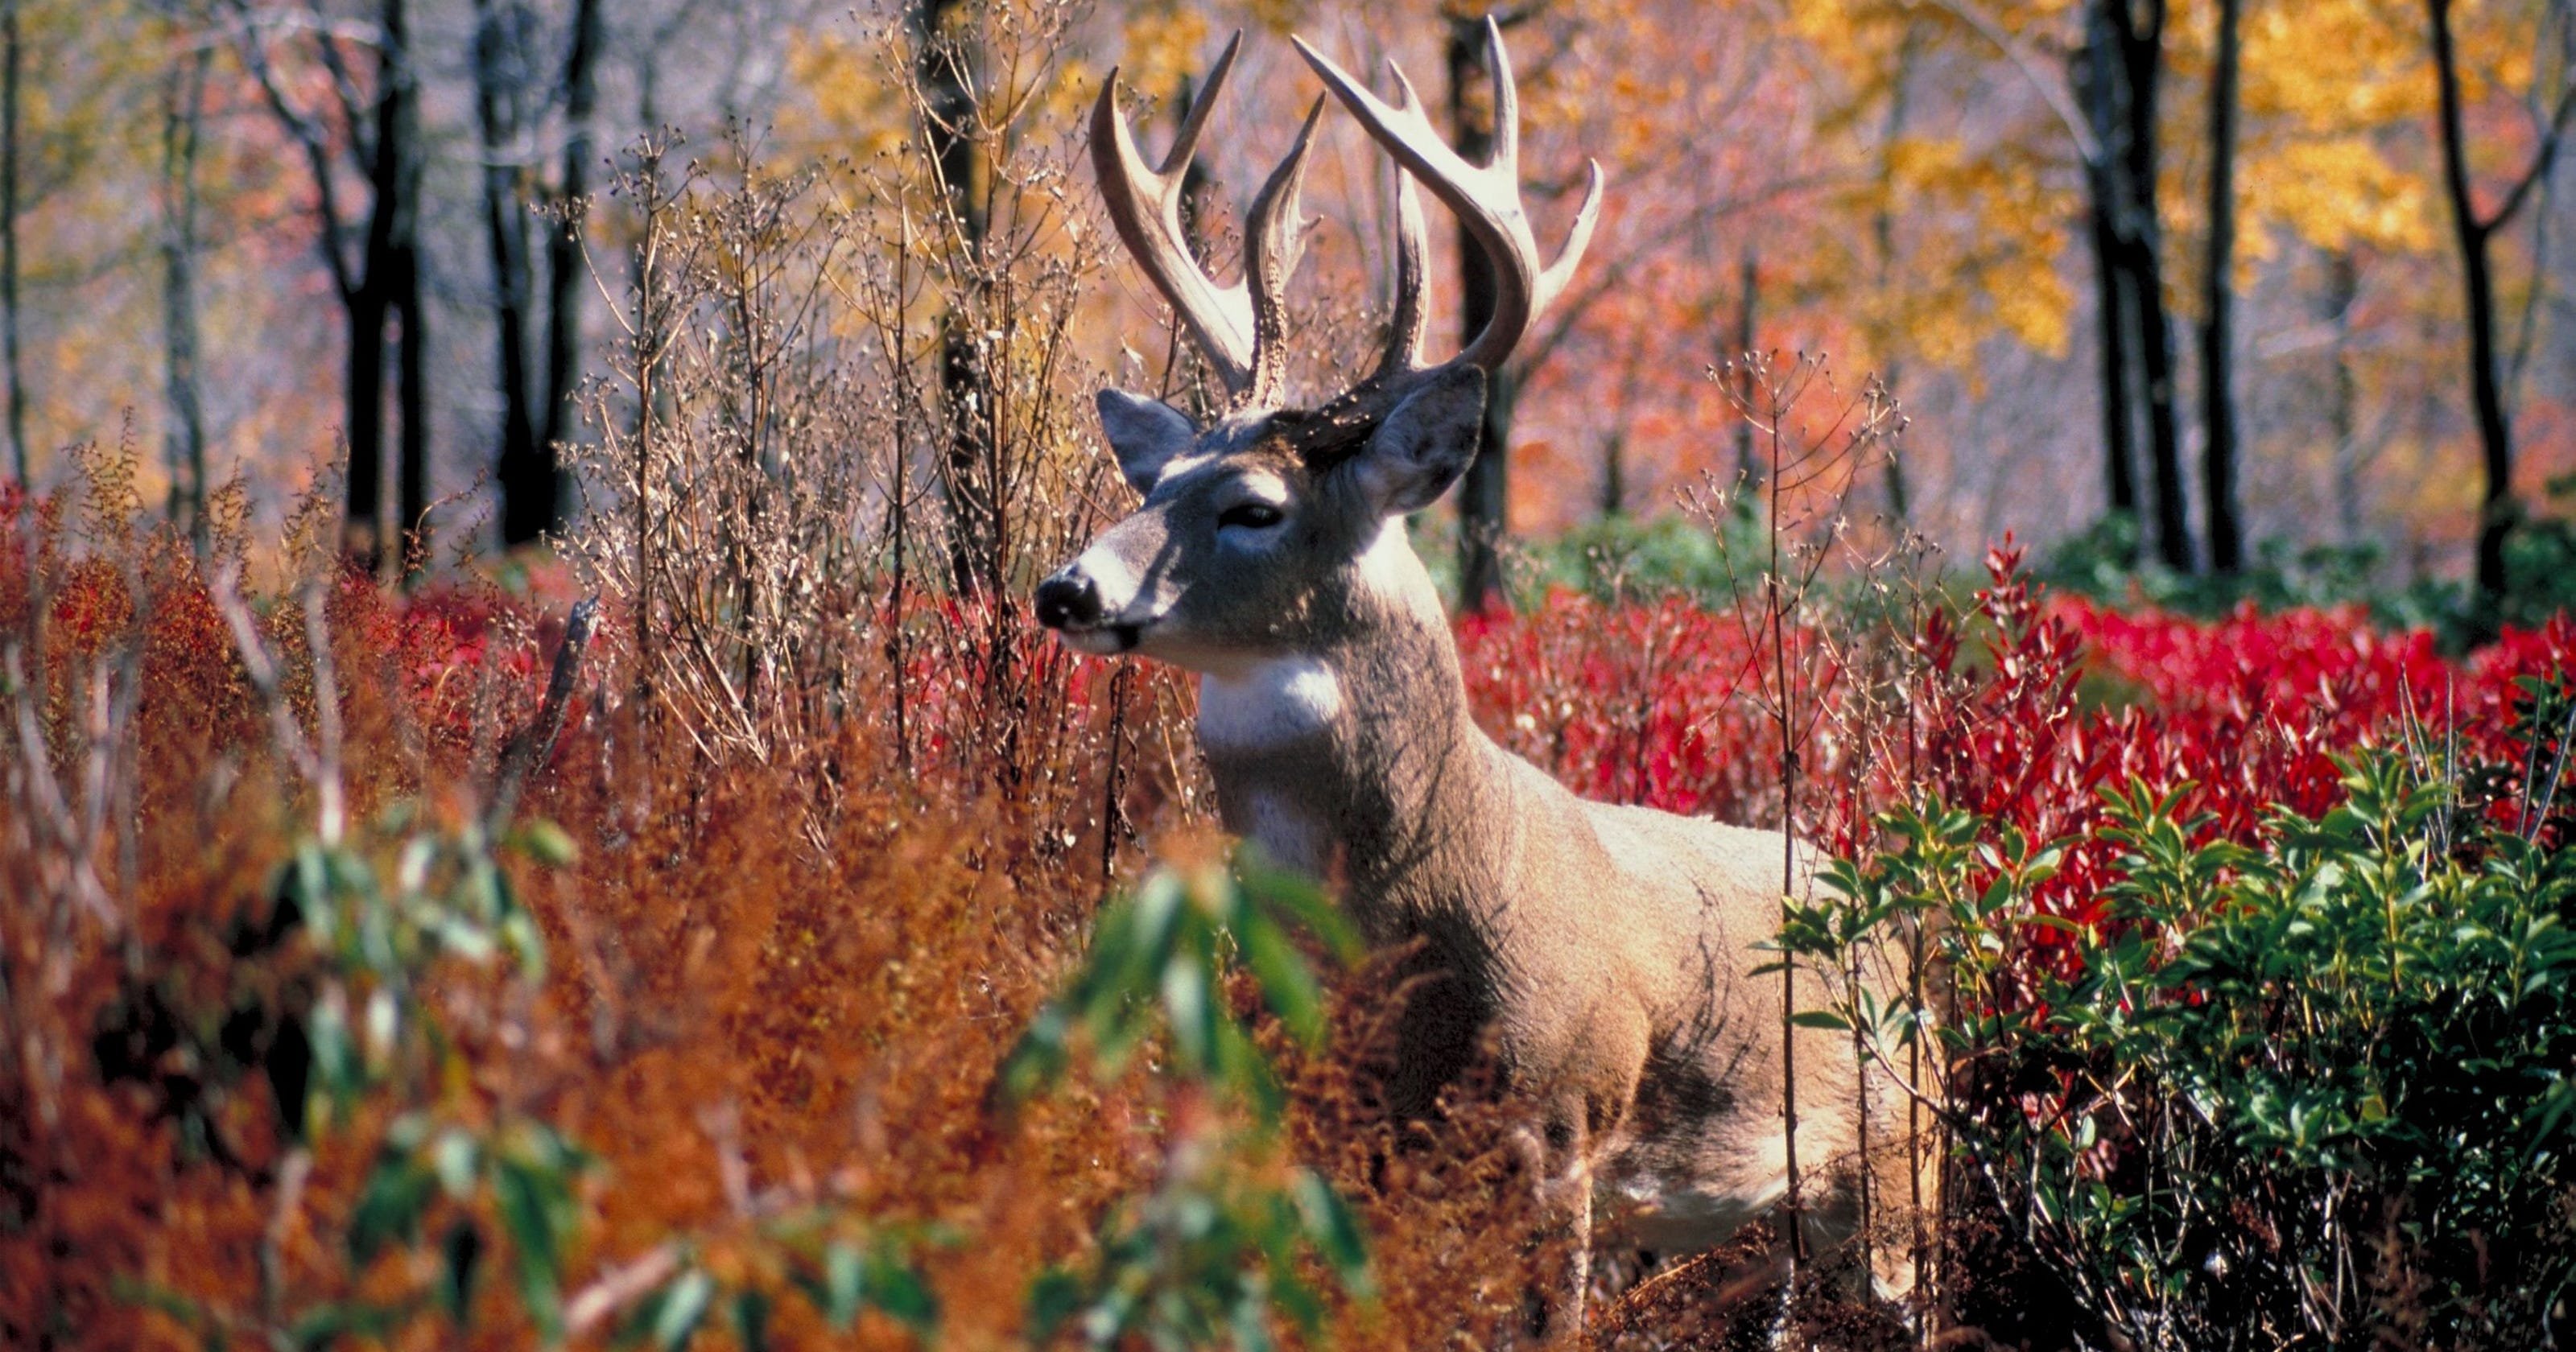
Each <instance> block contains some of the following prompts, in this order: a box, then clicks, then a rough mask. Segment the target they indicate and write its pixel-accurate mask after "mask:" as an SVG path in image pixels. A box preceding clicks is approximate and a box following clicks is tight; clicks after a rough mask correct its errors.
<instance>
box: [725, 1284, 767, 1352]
mask: <svg viewBox="0 0 2576 1352" xmlns="http://www.w3.org/2000/svg"><path fill="white" fill-rule="evenodd" d="M731 1316H732V1319H731V1322H732V1324H733V1336H734V1339H735V1340H736V1341H738V1342H740V1343H741V1344H742V1347H743V1352H769V1297H768V1295H767V1294H765V1293H763V1292H760V1291H756V1290H751V1289H745V1290H741V1291H737V1292H735V1293H734V1297H733V1308H732V1310H731Z"/></svg>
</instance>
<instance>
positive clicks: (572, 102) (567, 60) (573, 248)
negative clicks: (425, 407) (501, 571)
mask: <svg viewBox="0 0 2576 1352" xmlns="http://www.w3.org/2000/svg"><path fill="white" fill-rule="evenodd" d="M600 4H601V0H574V4H573V12H572V43H571V45H570V47H569V48H568V49H567V50H566V52H565V54H564V74H563V82H564V124H565V126H564V152H563V174H562V178H561V180H560V182H559V183H558V184H557V186H556V191H555V198H554V204H555V213H554V218H553V219H552V220H551V221H550V222H549V223H548V225H547V229H546V420H545V426H544V427H543V428H542V429H541V430H540V432H539V435H538V437H537V457H538V459H539V460H540V461H541V462H542V463H543V464H544V466H545V471H546V485H547V491H546V496H545V497H544V499H543V500H542V504H541V505H542V506H543V507H544V509H545V519H544V521H543V522H535V521H533V519H532V520H531V521H529V522H523V523H522V524H525V525H533V526H534V527H535V531H534V532H532V535H533V534H537V533H543V532H547V531H552V530H554V529H555V528H556V527H558V526H560V525H561V524H562V522H563V466H562V464H561V462H560V461H559V460H558V459H557V456H558V455H559V454H560V452H561V447H562V446H563V445H564V443H566V442H568V441H570V440H572V435H573V427H574V426H575V425H576V424H577V423H579V421H580V419H581V410H580V408H579V407H578V400H579V398H580V391H581V318H582V283H583V282H584V281H586V280H588V262H587V260H585V259H584V258H583V257H582V250H581V231H582V223H583V221H584V219H585V216H586V214H587V213H586V207H587V203H586V199H587V198H588V196H589V194H590V169H591V164H590V153H591V152H590V146H591V122H592V119H593V118H594V117H596V116H597V114H598V109H599V79H598V73H597V72H598V66H599V48H600V43H601V41H602V33H601V28H600V23H601V16H600Z"/></svg>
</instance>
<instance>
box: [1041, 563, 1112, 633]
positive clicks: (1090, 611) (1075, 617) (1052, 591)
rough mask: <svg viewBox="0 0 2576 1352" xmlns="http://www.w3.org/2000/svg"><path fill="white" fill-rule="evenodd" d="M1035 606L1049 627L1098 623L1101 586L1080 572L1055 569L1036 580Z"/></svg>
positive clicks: (1072, 627) (1075, 626) (1082, 627)
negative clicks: (1036, 595)
mask: <svg viewBox="0 0 2576 1352" xmlns="http://www.w3.org/2000/svg"><path fill="white" fill-rule="evenodd" d="M1037 610H1038V623H1040V624H1043V625H1045V626H1046V627H1047V628H1049V629H1086V628H1089V627H1090V626H1092V625H1095V624H1098V623H1100V588H1098V587H1095V586H1093V585H1092V583H1091V579H1090V578H1088V577H1086V576H1084V575H1082V574H1080V573H1073V574H1070V575H1067V574H1065V573H1058V574H1056V575H1055V576H1054V577H1051V578H1048V579H1047V580H1046V581H1044V582H1041V583H1039V584H1038V606H1037Z"/></svg>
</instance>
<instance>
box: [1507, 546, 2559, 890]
mask: <svg viewBox="0 0 2576 1352" xmlns="http://www.w3.org/2000/svg"><path fill="white" fill-rule="evenodd" d="M1986 568H1987V573H1988V585H1987V586H1986V587H1985V588H1984V589H1982V590H1980V591H1978V592H1977V593H1976V595H1975V599H1974V602H1973V604H1972V606H1970V607H1969V608H1968V609H1967V610H1966V612H1965V613H1962V614H1954V613H1952V612H1951V611H1950V610H1948V609H1945V608H1942V607H1938V606H1934V607H1931V608H1928V609H1927V610H1926V611H1925V612H1924V619H1923V622H1922V625H1921V627H1920V630H1919V631H1918V632H1917V633H1915V634H1914V635H1912V636H1911V638H1910V639H1907V640H1903V645H1904V646H1905V648H1906V654H1905V655H1906V658H1907V660H1906V661H1904V662H1902V663H1900V664H1899V666H1900V668H1901V670H1900V671H1899V672H1898V674H1897V675H1896V676H1895V677H1894V678H1893V681H1894V686H1895V688H1894V691H1893V694H1894V699H1893V701H1892V702H1890V703H1889V704H1888V707H1887V708H1885V709H1883V710H1881V711H1878V712H1876V713H1875V714H1867V713H1865V712H1864V711H1861V710H1858V709H1856V708H1854V707H1853V706H1855V705H1857V704H1858V703H1859V700H1858V699H1857V697H1856V696H1855V694H1854V692H1853V691H1852V690H1851V689H1850V688H1849V686H1848V684H1847V683H1846V682H1845V681H1844V680H1843V679H1842V678H1843V676H1844V671H1843V669H1842V668H1841V667H1840V666H1839V665H1838V664H1837V663H1836V661H1835V660H1834V656H1835V654H1834V653H1833V652H1832V651H1831V650H1830V648H1829V645H1828V643H1827V641H1826V639H1825V637H1824V636H1823V634H1822V633H1821V632H1820V631H1819V630H1818V629H1816V628H1814V627H1812V626H1810V627H1805V628H1800V629H1793V630H1792V631H1791V638H1790V642H1791V643H1792V644H1793V645H1798V648H1797V651H1796V652H1795V654H1794V655H1793V657H1792V659H1791V661H1790V662H1789V664H1788V666H1789V667H1790V669H1791V673H1792V674H1791V679H1792V681H1793V682H1795V681H1801V680H1803V681H1804V682H1806V684H1807V686H1808V687H1809V688H1807V689H1805V690H1803V691H1801V698H1802V699H1807V700H1810V701H1813V702H1815V703H1818V704H1821V705H1824V706H1828V707H1829V708H1831V709H1833V710H1834V711H1835V712H1837V713H1840V714H1842V715H1844V716H1843V717H1841V718H1833V717H1828V718H1823V719H1819V720H1817V721H1816V722H1815V723H1814V725H1813V727H1812V728H1811V729H1810V730H1809V732H1808V733H1807V734H1806V735H1805V737H1804V739H1803V741H1801V739H1800V738H1799V737H1798V736H1796V735H1794V734H1793V736H1792V737H1791V740H1792V741H1799V742H1801V744H1800V745H1799V746H1798V748H1797V750H1798V753H1799V765H1800V768H1801V773H1802V776H1803V777H1804V778H1805V779H1806V780H1807V781H1808V782H1809V783H1810V784H1811V785H1813V786H1814V787H1813V788H1812V789H1810V790H1805V791H1802V792H1801V795H1800V802H1799V804H1798V812H1797V814H1796V819H1797V821H1798V822H1799V823H1800V826H1801V829H1802V830H1803V831H1805V832H1806V833H1808V834H1810V835H1812V836H1814V837H1816V838H1817V839H1819V840H1820V841H1821V842H1822V843H1824V844H1827V845H1829V846H1832V847H1835V848H1843V847H1846V846H1849V845H1852V844H1854V843H1856V842H1854V841H1852V840H1850V839H1848V832H1849V831H1850V830H1851V829H1852V824H1854V823H1858V822H1863V821H1866V819H1867V818H1868V816H1869V814H1870V813H1871V812H1872V811H1875V810H1877V809H1878V808H1882V807H1885V806H1888V805H1890V803H1891V802H1893V801H1896V800H1898V799H1900V798H1903V797H1906V796H1909V795H1927V794H1928V795H1932V796H1937V797H1938V798H1940V799H1941V800H1942V801H1944V802H1947V803H1950V804H1953V805H1955V806H1958V807H1961V808H1965V809H1968V810H1970V811H1973V812H1976V813H1978V814H1979V815H1981V816H1984V817H1987V818H1990V819H1992V820H1994V821H1997V822H1999V823H2003V824H2008V825H2011V826H2013V827H2017V828H2019V829H2020V830H2021V831H2023V832H2024V833H2026V834H2027V835H2029V836H2030V837H2031V838H2033V839H2043V840H2044V839H2057V838H2063V837H2076V838H2079V841H2080V843H2079V844H2078V845H2077V846H2076V847H2075V849H2074V851H2073V853H2072V855H2071V856H2070V858H2069V860H2068V861H2067V866H2066V868H2065V869H2064V870H2063V871H2062V872H2061V873H2060V874H2059V875H2058V877H2057V878H2056V879H2055V880H2054V881H2053V882H2052V884H2051V885H2050V887H2049V889H2048V895H2049V896H2050V897H2051V898H2053V899H2057V900H2058V901H2059V902H2060V903H2061V904H2063V905H2065V906H2067V907H2069V908H2072V909H2078V910H2080V909H2081V908H2082V907H2083V906H2084V904H2085V899H2086V898H2089V897H2091V896H2092V895H2094V894H2095V893H2096V892H2097V891H2098V890H2099V887H2100V885H2101V884H2102V883H2103V881H2104V880H2105V874H2104V869H2105V868H2106V867H2107V866H2108V863H2109V858H2110V850H2109V848H2108V847H2107V846H2106V845H2102V844H2101V843H2100V842H2099V841H2098V840H2097V839H2096V838H2095V836H2094V828H2095V827H2097V826H2098V825H2099V824H2100V822H2101V820H2102V814H2103V811H2104V806H2103V802H2102V797H2101V794H2102V790H2103V789H2105V788H2106V787H2114V786H2119V785H2124V784H2126V783H2128V782H2129V781H2131V780H2133V779H2135V780H2140V781H2143V782H2145V783H2146V784H2147V785H2149V786H2150V787H2152V788H2154V789H2155V790H2156V791H2158V792H2159V793H2167V792H2176V791H2179V792H2181V793H2182V795H2183V798H2182V801H2181V804H2180V811H2181V814H2182V815H2183V816H2185V817H2196V816H2199V815H2201V814H2207V816H2208V818H2209V820H2208V824H2207V825H2206V826H2205V827H2204V828H2203V829H2204V831H2205V833H2206V834H2207V835H2209V836H2213V837H2214V836H2226V837H2229V838H2233V839H2238V840H2250V839H2251V838H2252V836H2253V834H2254V832H2255V829H2256V828H2257V826H2258V825H2259V824H2260V823H2261V821H2262V820H2263V817H2264V814H2265V813H2266V812H2267V811H2268V810H2269V809H2270V808H2272V807H2273V806H2275V805H2280V806H2287V807H2291V808H2294V809H2296V810H2299V811H2301V812H2308V813H2316V812H2322V811H2324V810H2326V809H2327V808H2328V807H2330V806H2331V805H2332V802H2333V801H2334V796H2335V794H2336V792H2337V783H2338V779H2339V776H2340V773H2341V772H2340V771H2339V769H2338V768H2337V765H2336V757H2337V756H2338V755H2341V754H2345V753H2348V752H2350V751H2352V750H2354V749H2356V748H2359V747H2361V746H2364V745H2369V744H2374V743H2383V742H2386V741H2389V740H2391V739H2395V738H2399V737H2404V736H2407V735H2409V730H2410V729H2412V730H2413V735H2415V736H2417V737H2419V738H2428V739H2431V740H2433V741H2436V742H2439V741H2442V740H2443V739H2445V738H2449V737H2457V738H2458V739H2460V740H2461V742H2462V744H2463V746H2462V749H2463V750H2464V751H2467V752H2474V753H2476V754H2478V755H2482V756H2486V757H2489V758H2492V757H2495V756H2498V755H2506V756H2510V755H2512V754H2516V752H2515V749H2514V748H2509V747H2506V746H2504V745H2503V744H2502V743H2503V740H2504V738H2505V735H2506V731H2505V730H2506V728H2507V727H2508V725H2509V723H2510V719H2508V718H2507V717H2505V714H2506V713H2507V712H2508V702H2509V701H2511V700H2513V699H2514V698H2515V697H2516V685H2515V682H2516V681H2517V680H2520V679H2523V678H2527V677H2543V678H2547V677H2552V676H2553V674H2555V673H2560V672H2564V671H2565V670H2566V669H2568V668H2569V667H2571V666H2576V623H2571V622H2570V621H2569V620H2568V619H2566V618H2565V617H2561V618H2560V619H2558V620H2556V621H2553V622H2552V623H2551V624H2550V625H2548V626H2546V627H2544V628H2541V629H2535V630H2511V631H2508V632H2507V633H2506V634H2505V636H2504V638H2503V641H2502V642H2500V643H2498V644H2496V645H2494V646H2493V647H2490V648H2487V649H2484V650H2482V651H2480V652H2478V653H2476V654H2474V655H2472V656H2471V657H2469V658H2468V659H2466V660H2464V661H2456V660H2453V659H2450V658H2447V657H2445V656H2443V655H2442V654H2441V653H2440V652H2439V651H2438V650H2437V648H2436V647H2435V644H2434V640H2433V637H2432V635H2431V634H2430V633H2428V632H2425V631H2421V630H2417V631H2409V632H2404V633H2388V632H2385V631H2381V630H2376V629H2374V628H2372V627H2371V626H2370V624H2369V622H2368V620H2367V618H2366V616H2365V615H2364V614H2363V613H2362V612H2361V611H2360V610H2358V609H2345V610H2333V611H2319V610H2293V611H2285V612H2281V613H2277V614H2271V615H2264V614H2258V613H2256V612H2254V611H2252V610H2251V609H2245V610H2240V611H2238V612H2237V613H2235V614H2233V615H2230V616H2228V617H2227V618H2225V619H2222V620H2216V621H2203V620H2195V619H2190V618H2187V617H2183V616H2177V615H2170V614H2166V613H2163V612H2159V611H2154V610H2142V611H2121V610H2115V609H2111V608H2108V607H2106V606H2103V605H2101V604H2100V603H2098V602H2094V601H2090V600H2086V599H2084V598H2080V597H2059V596H2051V595H2047V594H2045V593H2044V592H2043V591H2042V590H2041V589H2040V588H2039V587H2038V586H2037V585H2036V584H2034V583H2033V582H2032V581H2031V579H2030V577H2029V575H2028V574H2027V573H2026V572H2025V571H2024V569H2023V566H2022V554H2021V551H2020V550H2019V549H2017V548H2015V547H2014V546H2012V545H2011V544H2010V543H2009V542H2007V543H2006V544H2005V545H2004V546H2003V547H2001V548H1999V549H1997V550H1995V551H1994V552H1992V553H1990V554H1989V555H1988V556H1987V559H1986ZM1458 640H1459V648H1460V653H1461V656H1462V659H1463V662H1464V666H1465V672H1466V678H1467V684H1468V694H1469V699H1470V702H1471V704H1472V706H1473V708H1474V709H1475V711H1476V714H1477V716H1478V718H1479V720H1480V721H1482V722H1483V723H1484V725H1485V726H1486V727H1487V728H1488V730H1490V731H1491V732H1492V733H1493V734H1494V735H1495V736H1496V737H1497V738H1498V739H1500V740H1501V741H1502V742H1503V743H1504V744H1505V745H1506V746H1509V747H1510V748H1511V749H1512V750H1514V751H1517V752H1519V753H1521V754H1522V755H1524V756H1527V757H1529V758H1530V759H1531V760H1533V761H1535V762H1536V763H1537V764H1538V765H1539V766H1541V767H1542V768H1544V769H1547V770H1548V771H1549V772H1551V773H1553V774H1555V775H1556V776H1557V777H1559V778H1560V779H1562V780H1563V781H1565V782H1566V783H1567V784H1569V785H1571V786H1572V787H1574V788H1575V789H1576V790H1577V791H1578V792H1581V793H1584V794H1586V795H1587V796H1591V797H1595V798H1603V799H1611V800H1616V801H1621V802H1633V803H1644V804H1647V805H1650V806H1654V807H1659V808H1664V809H1667V810H1670V811H1675V812H1687V813H1698V814H1704V815H1709V816H1714V817H1718V818H1721V819H1725V820H1731V821H1738V822H1745V823H1752V824H1776V823H1777V822H1778V820H1779V815H1780V752H1781V742H1782V733H1781V729H1780V726H1779V723H1778V720H1777V719H1776V718H1775V717H1773V716H1772V715H1771V714H1770V713H1768V712H1767V711H1766V709H1765V708H1764V701H1763V691H1764V688H1765V687H1764V677H1765V673H1764V671H1763V667H1765V666H1768V665H1769V664H1770V658H1769V657H1768V656H1767V645H1768V637H1767V635H1766V634H1764V633H1763V632H1762V631H1761V626H1760V625H1759V624H1757V623H1753V622H1751V621H1749V620H1748V619H1746V618H1745V617H1742V616H1738V615H1734V614H1729V613H1724V612H1719V611H1712V610H1709V609H1704V608H1702V607H1699V606H1695V605H1693V604H1691V603H1690V602H1688V601H1686V600H1681V599H1667V600H1663V601H1659V602H1655V603H1650V604H1632V605H1626V606H1612V605H1607V604H1604V603H1602V602H1599V601H1596V600H1593V599H1590V598H1587V597H1584V596H1581V595H1578V594H1575V593H1571V592H1562V591H1560V592H1555V593H1552V594H1550V595H1549V596H1548V598H1547V599H1546V601H1545V603H1544V604H1542V605H1540V606H1538V607H1535V608H1533V609H1532V610H1531V611H1530V612H1528V613H1526V614H1517V615H1515V614H1509V613H1504V612H1491V613H1487V614H1481V615H1474V616H1469V617H1466V618H1464V619H1462V620H1461V621H1460V622H1459V624H1458ZM2095 687H2107V688H2108V689H2109V690H2110V691H2112V692H2113V693H2114V694H2126V695H2129V696H2131V698H2129V699H2126V700H2117V699H2114V700H2109V701H2105V700H2102V699H2097V698H2094V697H2093V695H2094V688H2095Z"/></svg>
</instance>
